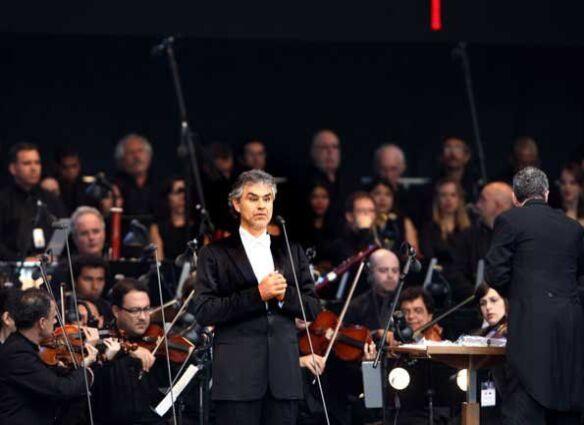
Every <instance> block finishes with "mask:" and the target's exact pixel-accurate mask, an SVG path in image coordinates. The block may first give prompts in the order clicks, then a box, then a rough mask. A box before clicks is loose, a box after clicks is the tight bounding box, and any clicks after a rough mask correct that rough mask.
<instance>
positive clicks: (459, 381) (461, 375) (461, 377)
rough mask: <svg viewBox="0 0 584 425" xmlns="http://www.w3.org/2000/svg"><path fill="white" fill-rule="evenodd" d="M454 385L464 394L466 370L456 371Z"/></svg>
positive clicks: (466, 383)
mask: <svg viewBox="0 0 584 425" xmlns="http://www.w3.org/2000/svg"><path fill="white" fill-rule="evenodd" d="M456 385H458V388H460V389H461V390H462V391H464V392H466V390H467V388H468V370H466V369H461V370H459V371H458V373H457V374H456Z"/></svg>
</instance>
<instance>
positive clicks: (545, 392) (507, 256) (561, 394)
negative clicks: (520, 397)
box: [485, 200, 584, 411]
mask: <svg viewBox="0 0 584 425" xmlns="http://www.w3.org/2000/svg"><path fill="white" fill-rule="evenodd" d="M485 273H486V280H487V282H488V283H489V284H490V285H491V286H493V287H495V288H497V290H500V291H501V292H502V293H503V294H504V295H507V296H508V298H509V333H508V344H507V360H508V364H509V368H510V371H511V372H512V373H513V374H514V375H515V376H516V377H517V378H518V379H519V382H520V383H521V384H522V385H523V387H524V388H525V389H526V390H527V392H528V393H529V394H530V395H531V396H532V397H533V398H534V399H535V400H537V401H538V402H539V403H540V404H542V405H543V406H545V407H546V408H548V409H554V410H563V411H566V410H575V409H582V408H583V407H584V317H583V312H582V306H581V304H580V300H579V298H578V295H577V289H578V288H577V285H578V283H577V282H578V278H579V277H580V276H582V274H583V273H584V230H583V229H582V227H581V226H580V224H578V222H576V221H574V220H571V219H569V218H567V217H566V216H565V215H564V213H563V212H561V211H559V210H553V209H552V208H550V207H549V206H547V204H545V202H543V201H537V200H534V201H529V202H527V203H526V205H525V206H523V207H521V208H515V209H513V210H511V211H508V212H505V213H503V214H501V215H500V216H499V217H498V218H497V220H496V221H495V228H494V235H493V241H492V243H491V248H490V250H489V252H488V254H487V257H486V270H485Z"/></svg>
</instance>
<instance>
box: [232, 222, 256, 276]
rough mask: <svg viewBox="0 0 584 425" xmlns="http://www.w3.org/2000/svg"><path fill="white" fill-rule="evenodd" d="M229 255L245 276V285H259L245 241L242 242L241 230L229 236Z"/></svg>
mask: <svg viewBox="0 0 584 425" xmlns="http://www.w3.org/2000/svg"><path fill="white" fill-rule="evenodd" d="M227 255H228V256H229V257H230V258H231V260H232V261H233V263H234V264H235V266H236V267H237V269H238V270H239V272H240V273H241V276H242V277H243V282H244V286H253V285H257V284H258V282H257V279H256V277H255V274H254V272H253V269H252V268H251V263H250V262H249V259H248V258H247V254H246V253H245V249H244V248H243V243H241V236H239V232H235V233H234V234H233V235H232V236H230V238H229V244H228V245H227Z"/></svg>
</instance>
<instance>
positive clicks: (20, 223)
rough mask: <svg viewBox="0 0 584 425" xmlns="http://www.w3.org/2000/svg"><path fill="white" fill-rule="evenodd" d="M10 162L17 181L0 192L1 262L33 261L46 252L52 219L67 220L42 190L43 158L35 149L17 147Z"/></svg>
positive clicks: (57, 203)
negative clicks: (35, 257)
mask: <svg viewBox="0 0 584 425" xmlns="http://www.w3.org/2000/svg"><path fill="white" fill-rule="evenodd" d="M9 161H10V163H9V166H8V170H9V172H10V174H11V175H12V177H13V179H14V181H13V182H12V183H11V184H9V185H8V186H7V187H5V188H4V189H2V191H0V259H2V260H22V259H23V258H26V257H28V258H29V259H32V257H34V256H35V255H36V254H38V253H40V252H43V251H44V250H45V249H46V248H47V246H48V244H49V241H50V238H51V235H52V234H53V229H52V227H51V224H52V223H51V222H52V216H54V217H58V218H60V217H64V216H65V215H66V214H65V208H64V206H63V204H62V203H61V201H60V200H59V198H57V197H56V196H54V195H53V194H51V193H49V192H47V191H45V190H43V189H42V188H41V187H40V186H39V182H40V178H41V156H40V152H39V150H38V148H37V147H36V146H35V145H33V144H31V143H19V144H17V145H14V146H13V147H12V148H11V150H10V153H9Z"/></svg>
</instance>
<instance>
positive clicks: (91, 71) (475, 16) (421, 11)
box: [0, 1, 584, 176]
mask: <svg viewBox="0 0 584 425" xmlns="http://www.w3.org/2000/svg"><path fill="white" fill-rule="evenodd" d="M256 3H257V2H256ZM256 3H254V4H252V3H250V4H249V5H248V7H245V8H244V7H243V6H241V5H240V6H239V7H238V8H235V9H233V8H229V7H227V6H225V9H224V10H223V12H224V13H223V14H221V13H220V12H221V8H220V7H219V6H218V5H217V4H215V5H214V6H213V5H207V6H205V8H204V10H191V9H193V8H194V7H195V6H192V7H191V9H189V11H188V12H189V13H190V15H187V14H186V12H185V13H182V14H181V10H180V9H171V8H166V9H164V10H161V9H154V8H153V7H150V8H148V6H144V7H145V8H146V9H144V10H142V9H132V8H131V7H130V6H129V5H127V4H124V5H121V6H120V8H121V9H119V10H116V12H115V13H111V14H109V15H108V14H107V11H108V9H107V8H106V7H105V6H102V7H100V6H97V5H77V6H75V7H73V8H71V9H70V12H71V13H70V15H66V14H62V13H58V12H57V11H55V10H54V9H53V8H49V7H48V6H46V5H45V6H43V7H42V8H41V9H38V8H36V9H35V10H34V13H30V12H29V13H28V14H27V13H26V12H27V9H26V4H19V5H16V6H14V7H15V9H14V10H11V11H10V12H11V13H9V14H7V13H3V14H1V15H0V31H1V32H0V52H1V57H2V61H1V67H0V98H1V99H2V102H1V103H0V141H1V143H2V152H5V149H6V146H8V145H9V144H12V143H15V142H17V141H20V140H30V141H33V142H36V143H38V144H40V145H41V146H42V147H43V149H44V151H45V156H47V155H48V154H50V152H51V150H52V149H53V148H54V147H55V146H58V145H61V144H77V145H79V146H82V148H81V151H82V156H83V159H84V163H85V171H86V172H95V171H98V170H105V171H111V168H112V166H113V161H112V156H113V146H114V145H115V143H116V141H117V140H118V139H119V138H120V137H121V136H123V135H124V134H125V133H127V132H130V131H136V132H140V133H143V134H145V135H146V136H147V137H149V138H150V140H151V141H152V143H153V146H154V149H155V166H156V168H158V169H159V171H161V172H169V171H173V170H178V165H177V164H176V146H177V144H178V130H179V128H178V127H179V122H178V116H177V108H176V101H175V97H174V92H173V89H172V83H171V80H170V73H169V71H168V66H167V62H166V60H165V58H164V57H158V58H152V57H151V56H150V49H151V47H152V46H153V45H154V44H155V43H156V42H157V41H158V40H159V39H160V37H159V35H157V34H162V33H174V32H181V31H182V32H183V33H185V34H187V35H185V37H184V38H182V39H180V40H179V41H178V42H177V45H176V50H177V55H178V60H179V65H180V68H181V72H182V77H183V82H184V88H185V92H186V101H187V106H188V109H189V114H190V121H191V125H192V127H193V129H195V130H196V131H198V132H199V133H200V135H201V136H202V139H203V142H204V143H209V142H211V141H225V142H227V143H230V144H232V145H233V146H234V147H237V146H239V145H240V144H241V143H242V142H243V141H244V140H246V139H249V138H250V137H258V138H260V139H261V140H263V141H264V142H265V143H266V144H267V146H268V150H269V155H270V158H269V162H270V163H271V165H272V168H276V169H280V170H282V172H283V173H284V174H290V175H294V174H296V173H297V172H298V170H300V169H301V168H302V165H303V164H304V163H305V162H306V160H307V147H308V144H309V141H310V136H311V134H312V133H313V132H314V131H315V130H317V129H319V128H321V127H330V128H332V129H334V130H335V131H337V132H338V133H339V134H340V136H341V139H342V142H343V162H344V164H345V166H350V168H351V170H354V173H355V174H356V175H363V174H368V172H369V167H370V163H371V156H372V152H373V150H374V149H375V147H376V146H377V145H379V144H380V143H382V142H387V141H394V142H396V143H398V144H400V145H401V146H402V147H403V148H404V149H405V151H406V154H407V156H408V162H409V171H408V173H407V174H409V175H421V176H425V175H430V174H431V172H432V167H433V164H434V161H435V157H436V155H437V151H438V148H439V142H440V140H441V138H442V137H444V136H446V135H451V134H458V135H461V136H462V137H464V138H466V139H467V140H468V141H469V142H470V143H472V142H473V141H472V137H471V136H472V132H471V123H470V114H469V109H468V103H467V99H466V95H465V92H464V83H463V76H462V72H461V70H460V64H459V63H458V62H457V61H455V60H453V58H452V55H451V51H452V48H453V47H454V46H455V45H456V41H457V40H459V39H467V40H470V41H471V43H470V45H469V50H468V51H469V56H470V60H471V67H472V71H473V79H474V83H475V94H476V99H477V107H478V113H479V121H480V125H481V129H482V136H483V141H484V144H485V152H486V157H487V168H488V171H489V174H490V176H494V175H496V174H497V173H498V172H499V171H500V169H501V168H503V167H504V166H505V161H506V159H507V154H508V152H509V149H510V144H511V141H512V140H513V138H514V137H516V136H519V135H531V136H533V137H534V138H535V139H536V140H537V141H538V143H539V144H540V148H541V154H542V157H543V159H544V163H543V165H544V167H545V168H546V169H548V170H549V171H551V172H552V173H556V172H557V171H558V168H559V166H560V164H561V163H562V162H564V161H566V160H568V159H570V158H571V155H572V153H573V150H574V149H575V148H576V147H577V146H578V145H579V144H580V143H581V142H582V141H584V137H583V136H584V111H583V105H582V95H583V88H584V87H583V86H584V82H583V78H582V76H583V75H584V60H583V59H582V57H583V54H584V48H583V47H581V43H582V41H584V37H582V33H581V31H580V30H579V25H576V24H577V19H576V17H575V16H573V15H572V14H571V13H569V10H567V9H566V10H565V9H558V8H557V7H556V8H551V4H552V3H551V2H543V3H542V4H538V6H537V7H534V6H532V7H531V9H532V10H531V12H530V13H531V15H529V14H528V15H525V12H526V11H527V12H529V10H528V9H526V8H524V9H522V8H521V4H527V3H526V2H519V3H518V4H516V5H514V6H509V7H508V8H507V9H505V10H506V13H502V14H497V8H496V7H498V6H499V7H502V6H503V3H502V2H500V1H495V2H490V3H488V2H485V1H477V2H460V1H451V2H448V1H445V2H444V3H445V27H446V29H445V30H444V31H443V32H441V33H430V32H429V30H428V29H427V26H428V22H427V13H428V11H427V3H428V2H427V1H424V2H422V1H417V2H403V1H400V2H397V3H396V2H393V3H392V2H390V3H385V4H382V3H381V2H372V3H371V4H368V5H366V6H363V7H364V9H358V10H357V9H356V8H344V7H341V6H339V7H338V8H337V9H336V10H333V9H328V11H329V15H328V18H329V19H328V21H327V20H325V17H326V16H327V15H326V11H327V10H326V9H325V6H326V2H325V3H323V4H319V5H318V6H314V7H313V9H311V13H310V14H308V13H306V14H305V15H302V16H303V17H304V18H305V19H304V20H303V19H301V18H302V16H301V15H300V14H299V12H298V11H295V13H291V12H290V10H287V9H284V10H279V9H277V8H276V7H275V6H271V7H266V8H265V9H262V10H261V12H262V13H260V14H259V15H258V14H257V13H256V14H254V11H255V12H257V11H258V10H259V9H257V7H259V6H258V4H256ZM468 3H473V4H474V7H473V8H469V7H468V6H464V5H465V4H468ZM532 3H533V2H532ZM412 4H413V5H414V6H412ZM544 6H545V7H544ZM400 7H403V9H400ZM499 10H503V9H499ZM138 11H139V15H137V13H138ZM4 12H5V11H4ZM171 12H172V13H171ZM197 12H200V13H197ZM203 12H204V13H206V15H205V14H204V13H203ZM289 12H290V13H289ZM157 13H158V15H157ZM351 13H352V14H353V16H352V18H353V21H352V23H353V25H351V21H349V19H350V18H351ZM521 13H524V16H523V17H522V15H521ZM157 16H158V18H159V19H156V18H157ZM186 16H192V20H190V21H189V19H187V18H186ZM238 16H239V17H240V19H239V20H238ZM207 17H210V18H209V19H208V20H206V21H205V22H204V24H203V23H202V22H201V21H202V20H204V19H205V18H207ZM266 17H269V18H270V19H266ZM106 18H108V19H106ZM132 18H133V19H132ZM262 18H263V19H262ZM276 18H277V19H276ZM495 18H496V19H495ZM319 19H321V20H320V22H321V25H320V26H319V25H318V22H319ZM384 20H385V21H384ZM384 22H386V23H387V24H386V25H384ZM189 23H190V25H189ZM254 25H255V26H254ZM173 30H176V31H173Z"/></svg>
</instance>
